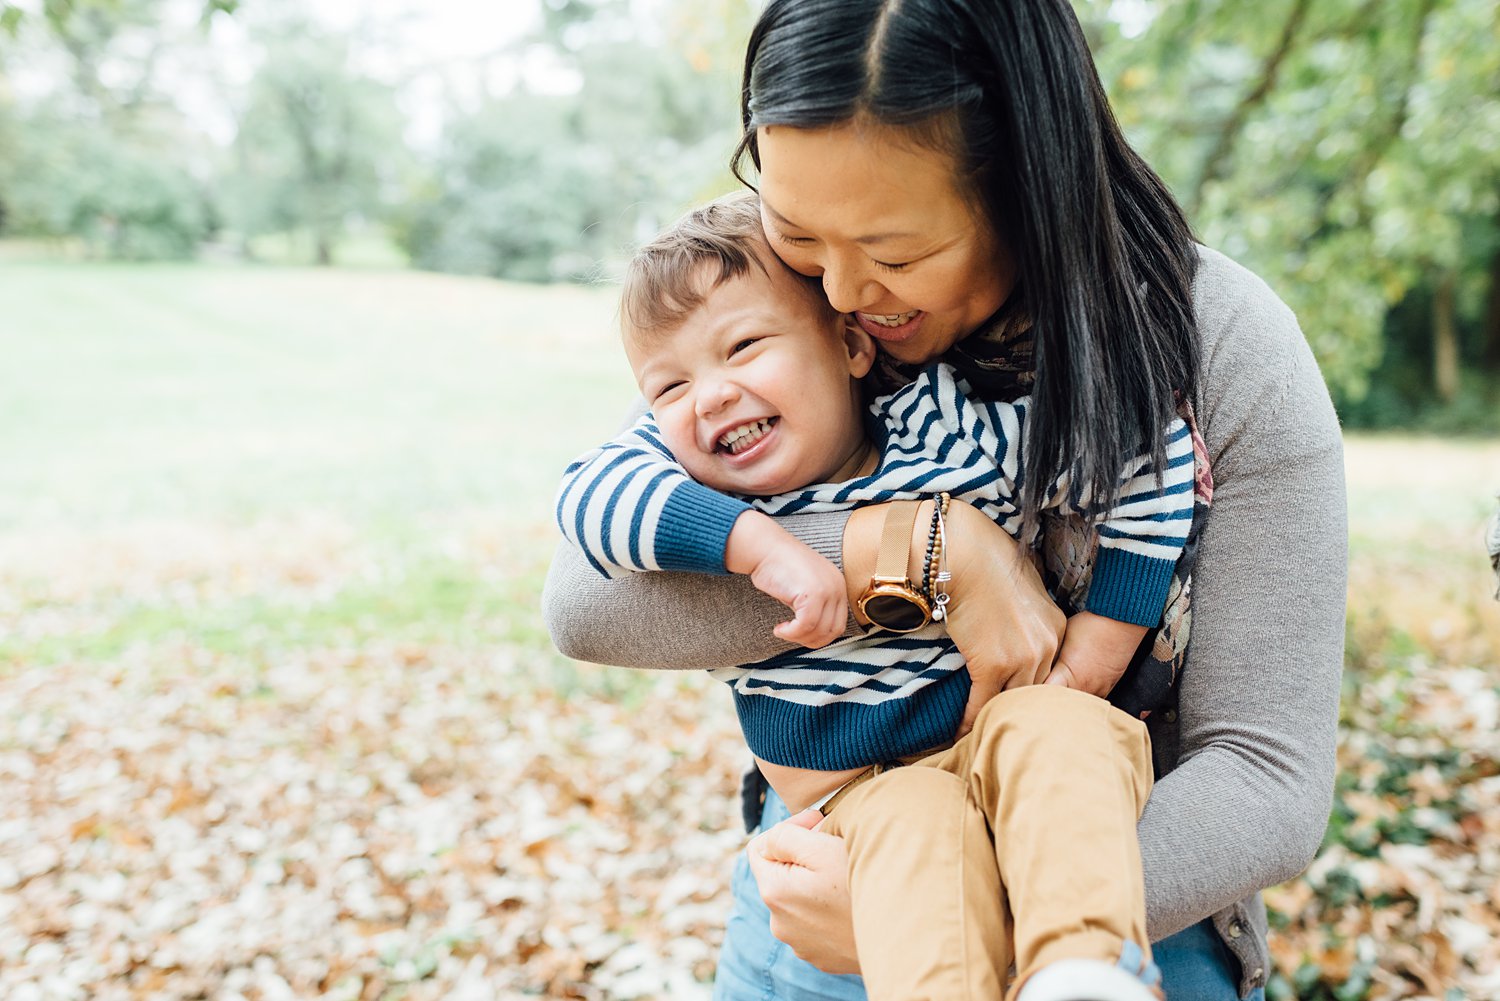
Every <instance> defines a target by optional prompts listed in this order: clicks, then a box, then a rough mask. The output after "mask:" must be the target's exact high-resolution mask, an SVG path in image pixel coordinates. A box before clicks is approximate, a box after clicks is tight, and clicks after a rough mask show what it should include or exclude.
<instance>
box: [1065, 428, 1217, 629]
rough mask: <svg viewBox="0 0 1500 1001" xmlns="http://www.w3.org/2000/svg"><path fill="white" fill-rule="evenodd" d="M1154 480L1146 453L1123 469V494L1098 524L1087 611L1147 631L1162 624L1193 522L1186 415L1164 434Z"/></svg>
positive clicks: (1190, 444) (1190, 450)
mask: <svg viewBox="0 0 1500 1001" xmlns="http://www.w3.org/2000/svg"><path fill="white" fill-rule="evenodd" d="M1163 437H1164V439H1165V443H1164V444H1165V448H1164V451H1165V453H1166V467H1165V468H1164V469H1163V470H1162V471H1161V482H1160V483H1158V482H1157V468H1156V464H1155V463H1154V462H1153V461H1152V459H1151V453H1150V452H1149V451H1147V452H1142V453H1141V454H1138V455H1136V456H1135V457H1134V458H1132V459H1131V460H1130V461H1128V462H1127V463H1126V464H1125V468H1124V470H1123V471H1122V472H1121V475H1120V489H1119V497H1118V499H1117V500H1116V501H1115V503H1114V506H1113V507H1112V508H1110V510H1109V512H1108V513H1107V514H1105V516H1104V518H1103V520H1102V521H1101V523H1100V525H1099V551H1098V553H1097V554H1095V557H1094V572H1093V576H1092V578H1091V580H1090V583H1089V593H1088V597H1087V598H1086V599H1085V600H1084V608H1085V609H1086V610H1087V611H1089V612H1092V613H1094V614H1095V615H1102V616H1104V617H1105V618H1109V619H1115V620H1117V621H1119V622H1129V623H1132V624H1134V625H1137V626H1144V627H1146V628H1148V629H1150V628H1155V627H1156V625H1157V623H1159V622H1160V621H1161V613H1162V609H1163V607H1164V606H1165V605H1166V600H1167V591H1168V589H1169V588H1170V587H1171V586H1172V571H1173V570H1174V569H1175V568H1176V566H1177V561H1178V560H1179V559H1181V558H1182V549H1183V546H1185V545H1186V544H1187V534H1188V529H1189V528H1190V527H1191V526H1192V524H1193V438H1192V433H1191V432H1190V431H1189V430H1188V426H1187V424H1186V423H1185V422H1184V421H1183V420H1182V418H1180V417H1178V418H1174V419H1173V420H1172V422H1171V424H1169V425H1167V429H1166V431H1165V432H1164V434H1163Z"/></svg>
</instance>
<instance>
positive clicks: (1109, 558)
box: [1084, 546, 1176, 629]
mask: <svg viewBox="0 0 1500 1001" xmlns="http://www.w3.org/2000/svg"><path fill="white" fill-rule="evenodd" d="M1175 566H1176V564H1175V563H1173V562H1172V561H1171V560H1159V559H1155V558H1154V557H1151V556H1142V555H1141V554H1139V553H1131V552H1126V551H1125V550H1123V549H1115V548H1113V547H1107V546H1100V547H1099V555H1098V557H1097V558H1096V559H1095V560H1094V577H1093V581H1092V582H1091V583H1090V584H1089V595H1088V599H1087V600H1086V601H1085V602H1084V607H1085V609H1086V610H1088V611H1090V612H1093V613H1094V614H1095V615H1102V616H1104V617H1105V618H1106V619H1114V620H1116V621H1117V622H1129V623H1131V624H1133V625H1137V626H1145V627H1147V628H1148V629H1151V628H1155V627H1156V626H1157V625H1159V624H1160V623H1161V613H1162V611H1163V609H1164V608H1165V607H1166V604H1167V591H1168V590H1170V589H1171V587H1172V570H1173V569H1174V567H1175Z"/></svg>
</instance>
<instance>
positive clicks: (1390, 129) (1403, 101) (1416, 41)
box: [1313, 0, 1437, 228]
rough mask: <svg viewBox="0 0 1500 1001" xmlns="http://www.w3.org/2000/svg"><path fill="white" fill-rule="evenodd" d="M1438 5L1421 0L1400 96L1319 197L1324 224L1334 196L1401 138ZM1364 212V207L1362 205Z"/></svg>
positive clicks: (1354, 184)
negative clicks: (1340, 175)
mask: <svg viewBox="0 0 1500 1001" xmlns="http://www.w3.org/2000/svg"><path fill="white" fill-rule="evenodd" d="M1436 6H1437V0H1422V2H1421V4H1420V6H1419V7H1418V9H1417V25H1416V28H1415V29H1414V30H1413V31H1412V33H1411V43H1410V45H1409V46H1408V47H1407V52H1406V62H1405V69H1404V72H1403V74H1402V79H1401V96H1400V98H1398V99H1397V101H1396V107H1395V110H1394V111H1393V112H1392V113H1391V117H1390V118H1389V119H1387V121H1386V124H1385V128H1383V129H1381V130H1380V131H1379V132H1378V133H1376V134H1375V136H1374V139H1373V140H1372V141H1371V142H1370V143H1368V144H1367V145H1366V146H1365V147H1364V149H1362V150H1360V151H1359V154H1358V155H1357V156H1355V158H1354V162H1353V163H1352V164H1351V165H1350V167H1349V169H1348V170H1347V171H1345V172H1344V175H1343V179H1342V180H1341V181H1340V182H1339V183H1337V184H1331V185H1329V186H1328V187H1327V188H1326V189H1324V191H1323V192H1322V194H1321V195H1320V196H1319V197H1318V210H1317V212H1316V213H1315V214H1314V216H1313V218H1314V219H1315V220H1316V221H1317V225H1318V227H1319V228H1321V227H1322V226H1323V225H1324V224H1325V223H1326V222H1327V220H1328V207H1329V205H1330V204H1331V203H1332V202H1333V199H1334V196H1335V195H1337V194H1338V193H1339V191H1341V190H1343V189H1344V188H1348V187H1353V188H1358V187H1360V186H1361V185H1363V184H1364V183H1365V180H1366V179H1367V178H1368V177H1369V176H1370V174H1371V172H1372V171H1374V170H1375V168H1376V167H1377V166H1379V165H1380V161H1381V159H1382V158H1383V157H1384V156H1385V154H1386V151H1387V150H1389V149H1390V148H1391V146H1392V145H1393V144H1394V143H1395V142H1396V140H1397V139H1399V138H1401V130H1402V129H1404V128H1405V127H1406V119H1407V117H1408V115H1409V114H1410V112H1411V92H1412V88H1413V87H1414V86H1415V85H1416V82H1417V71H1418V69H1419V68H1420V67H1421V62H1422V42H1423V40H1424V39H1425V38H1426V37H1427V25H1428V22H1429V21H1430V20H1431V19H1432V10H1433V8H1434V7H1436ZM1361 211H1362V212H1364V211H1365V209H1363V208H1362V209H1361Z"/></svg>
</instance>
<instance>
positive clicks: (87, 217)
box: [0, 0, 215, 259]
mask: <svg viewBox="0 0 1500 1001" xmlns="http://www.w3.org/2000/svg"><path fill="white" fill-rule="evenodd" d="M54 8H55V9H54ZM157 8H158V3H157V0H116V2H111V3H108V4H105V3H89V4H81V5H73V4H60V5H48V8H47V13H48V18H49V21H48V23H49V25H50V30H49V31H46V32H44V31H42V30H41V28H40V27H39V26H36V25H29V26H26V27H29V28H30V29H31V31H30V35H29V38H30V40H31V42H32V43H33V44H34V45H35V46H37V47H38V48H40V49H42V50H43V51H45V52H46V53H47V54H48V55H49V56H50V57H51V58H52V59H53V60H54V62H55V63H56V64H58V65H61V66H63V67H65V68H66V70H67V73H68V85H67V86H65V87H64V86H59V87H58V88H56V89H55V90H54V91H53V92H52V93H51V94H49V95H48V96H47V97H46V98H44V99H40V100H35V101H33V102H31V103H29V104H28V105H26V106H21V105H18V104H17V103H15V101H14V99H10V100H7V99H5V98H4V97H0V232H3V233H4V234H7V235H20V236H28V237H45V238H54V239H72V240H75V241H77V242H79V243H80V244H81V245H82V246H83V247H84V249H85V250H86V251H87V252H88V253H89V254H90V255H92V256H99V257H109V258H115V259H151V258H182V257H190V256H192V254H193V253H194V251H195V250H196V248H197V245H198V243H199V241H200V240H202V239H203V238H204V236H205V235H207V233H208V232H209V231H210V230H211V229H212V228H213V225H214V220H215V215H214V210H213V207H212V206H211V205H210V204H209V201H208V199H207V197H206V195H205V193H204V192H205V187H204V186H203V185H202V184H200V182H199V180H198V179H197V178H196V177H195V176H194V174H193V172H192V170H191V169H190V168H189V163H190V158H191V157H192V156H193V154H194V153H195V152H197V151H199V150H201V149H202V143H201V142H200V141H198V140H197V138H196V137H194V136H193V135H192V134H191V132H190V130H189V129H188V128H187V126H186V123H185V121H184V119H183V117H182V116H181V114H180V113H179V112H177V110H176V109H175V108H174V107H173V106H172V105H171V104H170V102H168V101H166V100H165V99H164V98H163V96H162V94H161V93H160V90H159V86H158V80H157V64H158V61H159V58H160V55H161V53H162V52H163V51H164V50H165V49H166V48H168V47H169V46H170V44H171V41H172V40H171V39H169V38H168V37H166V36H165V34H164V33H163V32H161V31H160V30H159V29H158V28H157V27H156V26H155V24H154V20H155V17H156V15H157V13H158V10H157ZM19 23H20V22H18V24H19Z"/></svg>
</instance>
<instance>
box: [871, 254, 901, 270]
mask: <svg viewBox="0 0 1500 1001" xmlns="http://www.w3.org/2000/svg"><path fill="white" fill-rule="evenodd" d="M870 260H871V262H872V263H874V265H875V266H876V267H877V268H884V269H885V270H887V271H905V270H906V269H907V268H909V267H911V262H910V261H904V262H902V263H901V264H887V263H886V262H885V261H877V260H875V259H874V258H873V257H872V258H870Z"/></svg>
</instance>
